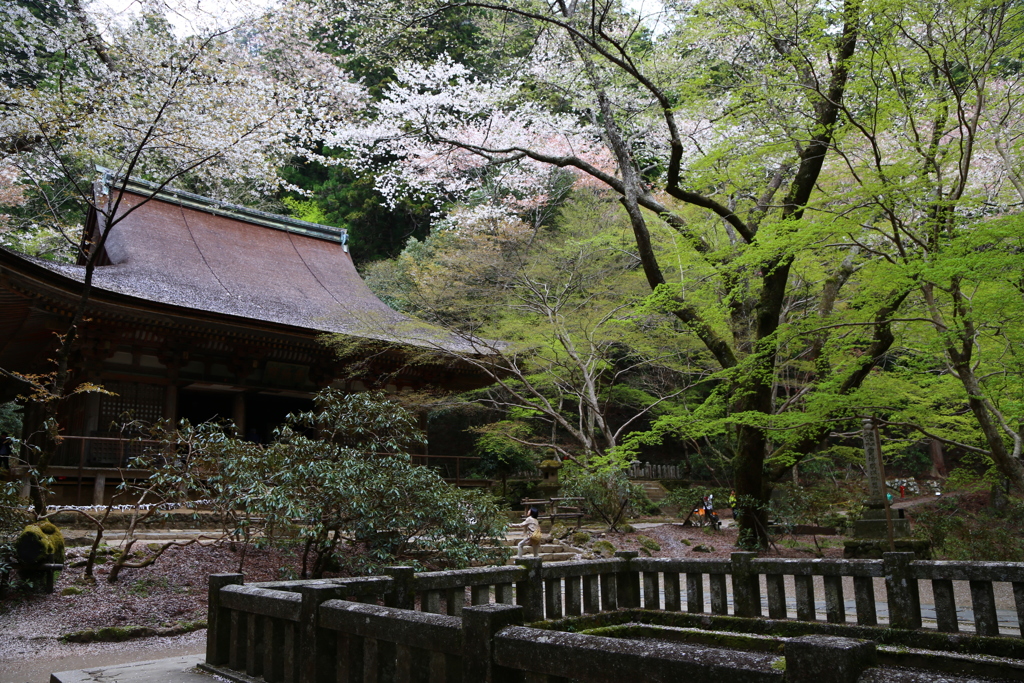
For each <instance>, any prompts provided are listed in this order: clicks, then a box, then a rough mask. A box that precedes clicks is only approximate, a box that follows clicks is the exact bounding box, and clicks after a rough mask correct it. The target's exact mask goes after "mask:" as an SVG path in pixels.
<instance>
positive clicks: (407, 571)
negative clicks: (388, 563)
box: [384, 567, 416, 609]
mask: <svg viewBox="0 0 1024 683" xmlns="http://www.w3.org/2000/svg"><path fill="white" fill-rule="evenodd" d="M384 573H385V574H387V575H388V576H390V577H391V578H392V579H393V583H392V584H391V592H389V593H388V594H387V595H386V596H385V597H384V604H385V605H387V606H388V607H397V608H398V609H415V607H416V594H415V592H414V591H413V581H414V580H415V578H416V570H415V569H413V568H412V567H385V568H384Z"/></svg>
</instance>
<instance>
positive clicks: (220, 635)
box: [206, 574, 245, 666]
mask: <svg viewBox="0 0 1024 683" xmlns="http://www.w3.org/2000/svg"><path fill="white" fill-rule="evenodd" d="M244 579H245V577H244V576H242V575H241V574H211V575H210V581H209V594H208V597H207V603H206V605H207V606H206V663H207V664H211V665H213V666H218V665H221V664H226V663H227V661H228V652H229V650H230V649H231V614H230V612H231V610H228V609H225V608H224V607H221V602H220V589H221V588H223V587H224V586H232V585H241V584H242V583H244Z"/></svg>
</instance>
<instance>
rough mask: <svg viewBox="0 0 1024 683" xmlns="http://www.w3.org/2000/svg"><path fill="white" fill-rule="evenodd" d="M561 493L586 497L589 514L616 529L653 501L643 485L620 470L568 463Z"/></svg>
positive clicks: (563, 476)
mask: <svg viewBox="0 0 1024 683" xmlns="http://www.w3.org/2000/svg"><path fill="white" fill-rule="evenodd" d="M561 480H562V495H565V496H574V497H579V498H582V499H583V507H584V509H585V510H586V511H587V514H589V515H592V516H594V517H597V518H598V519H600V520H602V521H603V522H605V523H606V524H607V525H608V528H609V529H612V530H616V529H618V528H619V527H621V526H622V523H623V521H624V520H625V519H626V517H628V516H629V515H630V514H632V513H634V512H636V511H637V510H643V509H645V507H646V506H648V505H650V504H651V501H650V498H648V497H647V494H646V493H645V492H644V490H643V487H641V486H640V485H639V484H635V483H633V482H631V481H630V480H629V478H628V477H626V473H625V472H624V471H622V470H621V469H614V468H602V469H597V468H595V469H592V470H589V469H584V468H582V467H579V466H577V465H576V464H575V463H567V466H566V467H564V468H563V469H562V475H561Z"/></svg>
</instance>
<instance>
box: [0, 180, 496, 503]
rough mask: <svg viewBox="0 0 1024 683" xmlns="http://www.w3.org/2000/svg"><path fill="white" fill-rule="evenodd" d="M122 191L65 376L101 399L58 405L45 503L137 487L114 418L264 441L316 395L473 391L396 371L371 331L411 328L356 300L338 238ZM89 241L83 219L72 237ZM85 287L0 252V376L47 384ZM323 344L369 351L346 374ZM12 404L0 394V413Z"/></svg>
mask: <svg viewBox="0 0 1024 683" xmlns="http://www.w3.org/2000/svg"><path fill="white" fill-rule="evenodd" d="M121 185H122V184H121V183H120V182H119V183H118V187H119V189H120V187H121ZM123 188H124V189H123V192H124V197H123V199H122V203H121V208H120V211H121V212H128V211H129V210H131V211H130V213H128V214H127V215H126V216H125V217H124V218H122V219H121V220H120V221H119V222H117V223H116V224H115V226H114V227H113V228H112V230H111V232H110V235H109V237H108V239H107V242H106V245H105V249H104V253H103V254H101V255H100V261H99V266H98V267H97V268H96V269H95V275H94V285H93V289H92V292H91V297H90V301H89V305H88V312H87V322H86V324H85V325H83V326H82V329H81V330H80V331H79V334H80V339H79V342H78V344H77V346H76V349H75V355H74V357H73V359H72V363H71V366H72V368H73V371H74V375H73V380H72V382H73V384H79V383H82V382H92V383H95V384H100V385H102V386H103V387H104V388H106V389H107V390H109V391H111V392H113V393H112V394H111V395H107V394H101V393H83V394H78V395H76V396H74V397H71V398H69V399H68V400H66V401H65V403H64V405H63V406H62V408H61V415H60V423H61V427H62V434H63V436H64V440H63V443H62V444H61V446H60V450H59V452H58V454H57V457H56V459H55V461H54V466H53V467H52V468H51V471H50V473H51V474H52V475H53V476H55V477H57V486H56V488H55V493H56V495H55V496H54V502H57V503H61V504H87V503H93V502H95V501H99V500H101V499H102V498H103V497H104V495H106V496H109V494H110V487H111V485H112V484H113V483H114V481H116V480H119V479H120V478H121V477H122V476H129V477H131V476H145V474H146V473H144V472H130V471H126V470H125V465H126V463H127V461H128V459H129V458H130V457H131V455H132V453H131V449H132V448H140V447H141V446H140V445H139V444H137V443H134V444H133V443H132V442H130V441H128V440H126V439H125V438H123V435H122V434H121V433H120V432H119V431H113V430H112V425H114V424H115V423H117V422H118V421H119V420H121V419H122V416H123V415H125V414H126V413H130V414H131V416H132V417H133V418H134V419H136V420H142V421H148V422H152V421H156V420H158V419H161V418H164V419H169V420H177V419H180V418H187V419H189V420H190V421H191V422H193V423H197V422H202V421H205V420H210V419H228V420H231V421H233V422H234V424H235V425H236V426H237V428H238V431H239V433H240V434H242V435H244V436H245V437H246V438H248V439H250V440H252V441H259V442H266V441H268V440H269V439H270V438H271V436H272V432H273V430H274V429H275V428H276V427H277V426H278V425H279V424H280V423H281V422H282V421H283V419H284V416H285V415H287V414H288V413H289V412H293V411H296V410H301V409H305V408H307V407H310V406H311V405H312V404H311V398H312V396H313V394H315V393H316V392H317V391H319V390H320V389H322V388H325V387H328V386H331V387H335V388H340V389H343V390H346V391H362V390H367V389H382V390H384V391H386V392H389V393H399V392H402V391H407V390H410V389H412V390H418V389H423V388H425V387H428V386H432V387H439V388H443V389H446V390H452V391H461V390H466V389H470V388H474V387H479V386H483V385H485V384H487V383H488V382H487V380H486V379H485V378H484V377H483V376H481V375H480V374H478V373H477V372H475V371H474V370H473V369H472V368H471V367H470V366H469V365H468V364H458V363H442V362H437V363H423V362H417V363H415V364H410V363H407V362H406V361H407V356H408V353H407V352H408V350H409V348H411V347H410V346H409V345H408V344H407V343H405V342H404V341H403V340H402V339H399V338H393V337H394V335H393V334H392V335H391V338H389V337H388V335H387V333H382V332H380V331H381V330H388V329H392V330H393V329H395V328H396V327H399V326H400V325H401V324H402V323H403V322H404V323H408V324H415V323H414V322H413V321H411V320H409V319H407V318H404V317H403V316H401V315H400V314H398V313H396V312H395V311H393V310H391V309H390V308H388V307H387V306H386V305H385V304H384V303H383V302H381V301H380V300H379V299H378V298H377V297H376V296H375V295H374V294H373V293H372V292H371V291H370V290H369V288H368V287H367V286H366V284H365V283H364V282H363V280H362V278H361V277H360V276H359V274H358V272H357V271H356V269H355V266H354V265H353V263H352V259H351V257H350V256H349V254H348V250H347V248H346V246H345V242H346V240H347V236H346V233H345V231H344V230H342V229H338V228H331V227H325V226H322V225H315V224H312V223H306V222H303V221H299V220H295V219H291V218H286V217H281V216H275V215H271V214H267V213H263V212H259V211H254V210H250V209H245V208H242V207H238V206H233V205H227V204H223V203H219V202H215V201H213V200H211V199H208V198H204V197H200V196H198V195H194V194H190V193H185V192H178V191H171V190H160V191H158V188H157V187H156V186H155V185H152V184H150V183H146V182H144V181H128V182H127V183H124V185H123ZM109 191H110V190H109V189H104V188H101V189H100V190H98V192H109ZM100 199H102V197H100ZM96 229H97V225H96V215H95V214H92V215H90V216H89V221H88V223H87V225H86V232H87V234H90V233H95V231H96ZM84 272H85V268H84V266H83V265H81V264H78V265H72V264H65V263H55V262H51V261H46V260H43V259H39V258H33V257H29V256H25V255H22V254H18V253H15V252H11V251H8V250H5V249H2V248H0V366H2V367H4V368H6V369H8V370H12V371H15V372H20V373H43V372H47V371H48V370H50V369H51V367H52V361H51V359H52V358H53V353H54V351H55V349H56V343H57V335H59V334H62V333H64V332H66V330H67V327H68V324H69V321H70V320H71V316H72V311H73V310H74V307H75V305H76V304H77V303H78V301H79V300H80V295H81V291H82V282H83V278H84ZM371 330H376V331H377V332H372V331H371ZM325 334H341V335H347V336H349V337H351V338H352V340H353V341H354V342H356V344H357V345H356V348H359V345H360V344H362V343H364V342H365V345H366V347H367V349H372V352H371V351H369V350H368V351H367V353H365V354H362V356H361V357H359V358H358V363H357V364H353V363H350V362H345V361H343V360H341V359H340V358H339V356H338V355H337V353H336V352H335V351H333V350H332V349H330V348H328V347H327V346H326V345H325V344H324V343H322V341H321V340H320V338H321V337H322V336H323V335H325ZM451 343H457V341H455V340H451ZM358 355H359V354H357V356H358ZM24 389H25V386H24V385H23V384H20V383H17V382H13V381H4V380H0V402H6V401H10V400H13V399H15V398H16V397H17V396H18V395H19V393H21V392H23V391H24ZM39 413H40V411H39V409H38V408H37V406H35V405H34V404H33V403H32V402H27V403H26V404H25V410H24V428H23V435H22V438H24V439H26V440H29V439H32V438H33V434H35V433H37V432H38V430H39V429H40V428H41V424H40V419H41V418H40V414H39ZM432 464H433V463H432ZM14 474H15V475H16V476H17V475H18V474H19V471H18V468H17V467H15V468H14ZM458 476H459V475H456V476H455V478H458Z"/></svg>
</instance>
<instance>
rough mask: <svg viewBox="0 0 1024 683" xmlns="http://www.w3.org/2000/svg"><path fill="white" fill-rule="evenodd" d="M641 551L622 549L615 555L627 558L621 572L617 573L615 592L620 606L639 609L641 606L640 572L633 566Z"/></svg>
mask: <svg viewBox="0 0 1024 683" xmlns="http://www.w3.org/2000/svg"><path fill="white" fill-rule="evenodd" d="M639 555H640V553H638V552H637V551H635V550H620V551H618V552H617V553H615V557H618V558H620V559H623V560H625V561H626V562H625V566H623V567H622V568H621V569H620V570H619V573H618V574H616V575H615V584H616V585H615V592H616V600H617V604H618V607H619V608H620V609H621V608H627V609H637V608H638V607H640V572H639V571H638V570H637V569H636V568H635V567H633V562H632V561H633V560H634V559H635V558H636V557H638V556H639Z"/></svg>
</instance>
